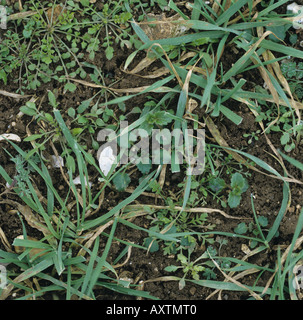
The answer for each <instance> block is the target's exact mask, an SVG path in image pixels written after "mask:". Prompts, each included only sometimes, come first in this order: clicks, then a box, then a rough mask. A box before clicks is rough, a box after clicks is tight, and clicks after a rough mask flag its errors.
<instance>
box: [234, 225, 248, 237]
mask: <svg viewBox="0 0 303 320" xmlns="http://www.w3.org/2000/svg"><path fill="white" fill-rule="evenodd" d="M247 230H248V229H247V225H246V223H245V222H241V223H239V224H238V225H237V227H236V228H235V229H234V231H235V233H237V234H245V233H246V232H247Z"/></svg>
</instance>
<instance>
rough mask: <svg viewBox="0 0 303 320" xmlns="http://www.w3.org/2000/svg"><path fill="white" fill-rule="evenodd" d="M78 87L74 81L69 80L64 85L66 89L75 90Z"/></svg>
mask: <svg viewBox="0 0 303 320" xmlns="http://www.w3.org/2000/svg"><path fill="white" fill-rule="evenodd" d="M76 89H77V87H76V85H75V84H74V83H71V82H68V83H66V84H65V86H64V90H67V91H70V92H74V91H75V90H76Z"/></svg>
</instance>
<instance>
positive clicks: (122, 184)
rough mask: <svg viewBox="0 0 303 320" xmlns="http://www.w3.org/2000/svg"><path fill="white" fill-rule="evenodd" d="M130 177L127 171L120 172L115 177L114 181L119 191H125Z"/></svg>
mask: <svg viewBox="0 0 303 320" xmlns="http://www.w3.org/2000/svg"><path fill="white" fill-rule="evenodd" d="M130 181H131V180H130V177H129V175H128V174H127V173H125V172H124V173H121V172H118V173H117V174H116V175H115V177H114V178H113V183H114V185H115V187H116V189H117V190H118V191H124V190H125V189H126V188H127V186H128V185H129V183H130Z"/></svg>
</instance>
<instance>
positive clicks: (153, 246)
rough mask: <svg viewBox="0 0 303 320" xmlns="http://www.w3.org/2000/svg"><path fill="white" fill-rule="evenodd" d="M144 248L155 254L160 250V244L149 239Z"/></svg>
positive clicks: (145, 241) (146, 240)
mask: <svg viewBox="0 0 303 320" xmlns="http://www.w3.org/2000/svg"><path fill="white" fill-rule="evenodd" d="M144 247H145V248H149V252H151V253H153V252H156V251H158V250H159V244H158V242H157V241H156V240H154V239H153V238H151V237H149V238H146V239H145V240H144Z"/></svg>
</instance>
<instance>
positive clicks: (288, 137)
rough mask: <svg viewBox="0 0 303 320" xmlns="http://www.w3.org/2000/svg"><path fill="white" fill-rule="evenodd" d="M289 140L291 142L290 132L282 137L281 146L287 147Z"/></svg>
mask: <svg viewBox="0 0 303 320" xmlns="http://www.w3.org/2000/svg"><path fill="white" fill-rule="evenodd" d="M289 140H290V134H289V133H288V132H284V133H283V135H282V137H281V144H282V145H285V144H287V143H288V142H289Z"/></svg>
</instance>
